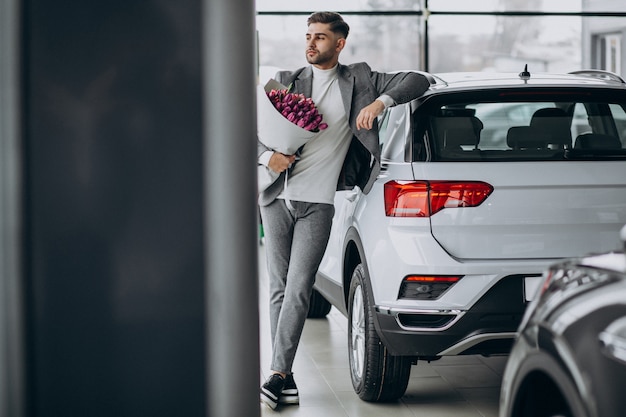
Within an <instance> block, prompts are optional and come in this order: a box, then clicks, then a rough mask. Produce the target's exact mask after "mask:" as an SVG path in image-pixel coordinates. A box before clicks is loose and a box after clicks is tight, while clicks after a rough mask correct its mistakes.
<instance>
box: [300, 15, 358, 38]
mask: <svg viewBox="0 0 626 417" xmlns="http://www.w3.org/2000/svg"><path fill="white" fill-rule="evenodd" d="M311 23H326V24H329V25H330V30H331V32H333V33H335V34H337V33H338V34H340V35H341V36H342V37H344V38H347V37H348V32H350V26H348V24H347V23H346V22H345V21H344V20H343V17H341V15H340V14H339V13H335V12H317V13H313V14H312V15H311V16H309V18H308V19H307V21H306V25H307V26H309V25H310V24H311Z"/></svg>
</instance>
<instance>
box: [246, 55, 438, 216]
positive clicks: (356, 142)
mask: <svg viewBox="0 0 626 417" xmlns="http://www.w3.org/2000/svg"><path fill="white" fill-rule="evenodd" d="M338 76H339V78H338V81H339V90H340V92H341V97H342V99H343V105H344V108H345V109H346V115H347V116H348V122H349V124H350V129H351V130H352V133H353V138H352V143H351V144H350V148H349V150H348V155H347V156H346V159H345V161H344V164H343V168H342V170H341V174H340V176H339V181H338V183H337V190H347V189H351V188H353V187H354V186H355V185H357V186H359V188H361V190H363V192H364V193H368V192H369V190H370V189H371V187H372V184H373V183H374V181H375V180H376V177H377V176H378V174H379V172H380V146H379V140H378V126H377V125H375V126H374V128H373V129H371V130H366V129H361V130H357V128H356V118H357V116H358V114H359V112H360V111H361V109H362V108H363V107H365V106H367V105H369V104H371V103H372V102H373V101H374V100H376V99H377V98H378V97H379V96H380V95H382V94H386V95H388V96H390V97H391V98H392V99H393V100H394V101H395V102H396V104H401V103H407V102H409V101H411V100H413V99H415V98H417V97H419V96H421V95H422V94H423V93H424V92H425V91H426V90H427V89H428V87H429V85H430V83H429V82H428V80H427V79H426V77H424V76H423V75H421V74H418V73H415V72H399V73H380V72H375V71H372V70H371V68H370V67H369V65H367V64H366V63H364V62H361V63H357V64H351V65H341V64H339V68H338ZM276 81H278V82H280V83H281V84H283V85H286V86H288V85H290V84H292V91H294V92H296V93H301V94H304V95H305V96H306V97H311V89H312V84H313V70H312V69H311V67H304V68H300V69H298V70H296V71H280V72H279V73H278V74H277V75H276ZM268 150H269V149H268V148H267V147H266V146H265V145H263V144H262V143H261V142H258V153H257V156H261V154H263V153H264V152H266V151H268ZM283 185H284V173H283V174H281V175H280V177H279V178H278V180H277V181H276V182H275V183H274V184H272V185H271V186H270V187H268V188H267V189H266V190H264V191H263V192H261V194H260V195H259V205H261V206H265V205H268V204H269V203H271V202H272V201H274V199H275V198H276V197H277V196H278V195H279V194H280V192H281V191H282V188H283Z"/></svg>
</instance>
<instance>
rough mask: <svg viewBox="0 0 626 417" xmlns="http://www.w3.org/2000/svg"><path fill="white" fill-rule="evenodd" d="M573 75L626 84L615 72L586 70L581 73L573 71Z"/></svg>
mask: <svg viewBox="0 0 626 417" xmlns="http://www.w3.org/2000/svg"><path fill="white" fill-rule="evenodd" d="M570 74H573V75H584V76H587V77H594V78H600V79H603V80H609V81H617V82H618V83H622V84H626V81H624V79H623V78H622V77H620V76H619V75H617V74H616V73H614V72H611V71H606V70H597V69H584V70H580V71H571V72H570Z"/></svg>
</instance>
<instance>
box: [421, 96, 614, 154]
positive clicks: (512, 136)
mask: <svg viewBox="0 0 626 417" xmlns="http://www.w3.org/2000/svg"><path fill="white" fill-rule="evenodd" d="M581 97H582V98H585V96H584V95H582V96H581ZM581 97H578V98H579V99H577V100H573V101H563V100H562V97H558V98H559V100H558V101H557V100H554V101H552V100H549V97H541V95H539V94H538V95H536V96H528V97H527V96H524V95H521V98H523V100H511V99H510V98H509V99H508V100H506V101H501V102H496V101H493V100H484V101H480V100H473V101H464V102H456V103H453V104H449V103H447V104H441V105H437V106H434V107H431V108H430V109H429V111H428V112H427V114H426V116H425V117H424V116H422V118H421V119H420V120H422V123H425V124H426V129H425V131H422V132H423V133H424V135H423V137H422V136H421V133H420V137H419V139H418V140H416V146H415V148H416V149H418V150H419V149H422V148H423V147H424V146H425V147H427V148H428V149H429V150H430V152H424V151H423V150H422V151H420V156H419V158H424V155H428V157H429V158H430V159H431V160H433V161H456V160H460V161H473V160H476V161H489V160H494V161H502V160H539V161H541V160H546V161H551V160H555V159H556V160H559V159H560V160H568V159H591V160H593V159H607V158H609V159H615V158H626V149H625V148H626V100H625V101H624V102H622V101H619V100H612V101H609V100H603V101H598V100H597V99H595V98H594V97H593V96H589V97H588V99H587V100H585V99H580V98H581ZM422 141H423V143H418V142H422ZM419 158H418V159H419Z"/></svg>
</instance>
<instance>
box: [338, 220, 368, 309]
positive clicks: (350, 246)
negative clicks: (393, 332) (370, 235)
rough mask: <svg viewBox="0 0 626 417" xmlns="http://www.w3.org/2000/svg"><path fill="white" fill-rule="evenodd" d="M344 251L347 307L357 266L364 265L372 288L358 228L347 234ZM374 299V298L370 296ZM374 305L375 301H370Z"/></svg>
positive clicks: (344, 288) (344, 281) (345, 299)
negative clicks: (351, 282)
mask: <svg viewBox="0 0 626 417" xmlns="http://www.w3.org/2000/svg"><path fill="white" fill-rule="evenodd" d="M344 242H345V243H344V250H343V254H344V255H343V277H342V280H343V282H342V285H343V293H344V294H343V296H344V301H345V303H346V306H347V305H348V296H349V293H350V281H351V280H352V273H353V272H354V270H355V269H356V267H357V265H359V264H362V265H363V270H364V271H365V276H366V277H367V281H368V283H367V284H368V285H369V287H370V288H372V283H371V282H370V274H369V268H368V267H367V260H366V258H365V251H364V249H363V243H362V242H361V238H360V236H359V233H358V231H357V230H356V228H354V227H351V228H349V229H348V231H347V232H346V238H345V240H344ZM370 297H372V296H370ZM370 301H371V302H372V305H373V303H374V300H373V299H370Z"/></svg>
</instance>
